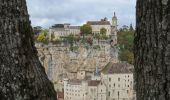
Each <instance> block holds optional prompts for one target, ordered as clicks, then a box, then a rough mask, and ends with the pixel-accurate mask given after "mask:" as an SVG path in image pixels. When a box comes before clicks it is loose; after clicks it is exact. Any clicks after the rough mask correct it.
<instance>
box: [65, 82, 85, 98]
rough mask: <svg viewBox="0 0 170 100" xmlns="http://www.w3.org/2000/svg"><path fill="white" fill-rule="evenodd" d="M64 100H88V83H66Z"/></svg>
mask: <svg viewBox="0 0 170 100" xmlns="http://www.w3.org/2000/svg"><path fill="white" fill-rule="evenodd" d="M64 100H87V83H86V82H82V84H79V85H78V84H74V85H73V84H69V82H68V80H65V81H64Z"/></svg>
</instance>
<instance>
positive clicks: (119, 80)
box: [102, 74, 134, 100]
mask: <svg viewBox="0 0 170 100" xmlns="http://www.w3.org/2000/svg"><path fill="white" fill-rule="evenodd" d="M102 79H103V80H105V82H106V84H107V90H108V93H107V94H108V100H132V99H133V97H134V96H133V93H134V91H133V74H110V75H104V74H102Z"/></svg>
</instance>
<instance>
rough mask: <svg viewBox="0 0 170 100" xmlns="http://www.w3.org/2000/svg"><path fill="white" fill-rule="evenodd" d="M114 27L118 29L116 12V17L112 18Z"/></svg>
mask: <svg viewBox="0 0 170 100" xmlns="http://www.w3.org/2000/svg"><path fill="white" fill-rule="evenodd" d="M112 26H113V27H115V28H116V29H117V16H116V13H115V12H114V16H113V17H112Z"/></svg>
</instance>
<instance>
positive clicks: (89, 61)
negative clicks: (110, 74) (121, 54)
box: [36, 44, 117, 82]
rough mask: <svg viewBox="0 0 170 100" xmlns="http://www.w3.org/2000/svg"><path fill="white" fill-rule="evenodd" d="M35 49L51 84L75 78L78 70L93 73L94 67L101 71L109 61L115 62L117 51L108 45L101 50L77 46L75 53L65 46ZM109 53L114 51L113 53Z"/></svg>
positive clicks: (42, 46) (38, 47)
mask: <svg viewBox="0 0 170 100" xmlns="http://www.w3.org/2000/svg"><path fill="white" fill-rule="evenodd" d="M36 47H37V50H38V52H39V59H40V61H41V63H42V64H43V65H44V67H45V69H46V73H47V75H48V77H49V78H50V79H51V80H52V81H53V82H58V81H59V80H62V78H63V77H68V78H69V79H72V78H75V77H76V72H77V71H79V70H85V71H88V72H91V73H93V72H94V71H95V69H96V65H98V68H99V70H102V69H103V68H104V67H105V65H106V64H108V63H109V62H110V60H117V50H115V51H114V50H111V49H110V46H109V45H108V46H106V47H105V48H102V49H101V50H95V49H86V48H85V47H83V46H79V49H78V51H77V52H72V51H70V50H69V47H66V46H54V45H52V46H50V45H39V44H37V45H36ZM110 51H114V53H111V52H110ZM97 62H98V63H97Z"/></svg>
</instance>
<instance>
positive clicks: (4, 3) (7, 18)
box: [0, 0, 56, 100]
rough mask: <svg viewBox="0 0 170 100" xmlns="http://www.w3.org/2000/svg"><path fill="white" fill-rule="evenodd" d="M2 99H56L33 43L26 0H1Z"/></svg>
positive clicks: (0, 54)
mask: <svg viewBox="0 0 170 100" xmlns="http://www.w3.org/2000/svg"><path fill="white" fill-rule="evenodd" d="M0 100H56V93H55V90H54V88H53V85H52V83H51V82H50V81H49V80H48V78H47V75H46V74H45V70H44V68H43V67H42V65H41V64H40V62H39V60H38V57H37V50H36V49H35V47H34V42H33V31H32V28H31V26H30V21H29V15H28V12H27V6H26V0H0Z"/></svg>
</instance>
